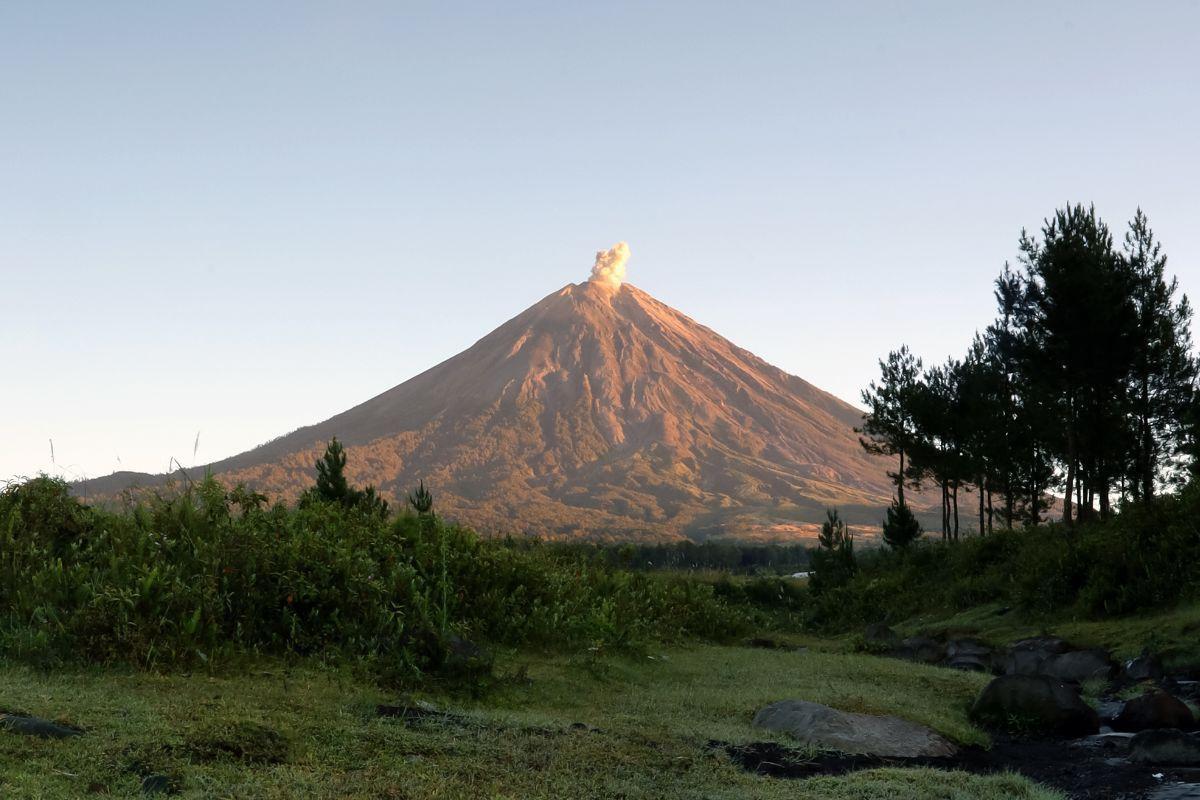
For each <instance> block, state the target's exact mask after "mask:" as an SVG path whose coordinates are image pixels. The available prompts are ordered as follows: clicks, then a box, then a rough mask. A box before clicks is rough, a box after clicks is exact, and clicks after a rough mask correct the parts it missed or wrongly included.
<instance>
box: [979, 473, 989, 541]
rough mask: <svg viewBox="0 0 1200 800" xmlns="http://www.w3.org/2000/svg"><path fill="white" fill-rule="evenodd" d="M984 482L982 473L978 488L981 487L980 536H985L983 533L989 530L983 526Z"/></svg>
mask: <svg viewBox="0 0 1200 800" xmlns="http://www.w3.org/2000/svg"><path fill="white" fill-rule="evenodd" d="M983 483H984V478H983V476H982V475H980V476H979V486H978V489H979V535H980V536H983V534H984V533H986V532H987V531H986V530H985V529H984V527H983Z"/></svg>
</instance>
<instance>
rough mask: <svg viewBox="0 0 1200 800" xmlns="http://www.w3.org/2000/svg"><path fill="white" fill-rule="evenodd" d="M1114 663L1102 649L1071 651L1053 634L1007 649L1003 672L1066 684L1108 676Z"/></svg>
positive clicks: (1026, 640)
mask: <svg viewBox="0 0 1200 800" xmlns="http://www.w3.org/2000/svg"><path fill="white" fill-rule="evenodd" d="M1114 671H1115V665H1114V664H1113V662H1112V659H1110V658H1109V656H1108V653H1106V652H1105V651H1104V650H1098V649H1093V650H1072V649H1071V647H1070V646H1069V645H1068V644H1067V643H1066V642H1064V641H1063V640H1062V639H1059V638H1057V637H1055V636H1039V637H1037V638H1034V639H1022V640H1021V641H1019V642H1017V643H1015V644H1014V645H1013V646H1012V647H1010V648H1009V651H1008V655H1007V656H1006V657H1005V659H1004V669H1003V672H1004V674H1005V675H1049V676H1050V677H1052V678H1058V679H1059V680H1060V681H1066V682H1068V683H1083V682H1084V681H1086V680H1090V679H1092V678H1100V679H1105V680H1107V679H1109V678H1111V677H1112V675H1113V672H1114Z"/></svg>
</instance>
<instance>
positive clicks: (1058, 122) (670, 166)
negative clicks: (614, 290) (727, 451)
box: [0, 0, 1200, 476]
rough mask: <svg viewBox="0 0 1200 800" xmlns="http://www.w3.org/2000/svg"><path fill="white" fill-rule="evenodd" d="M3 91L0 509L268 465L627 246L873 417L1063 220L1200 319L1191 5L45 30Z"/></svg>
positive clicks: (162, 8)
mask: <svg viewBox="0 0 1200 800" xmlns="http://www.w3.org/2000/svg"><path fill="white" fill-rule="evenodd" d="M0 76H2V79H0V311H2V313H0V340H2V341H3V343H4V354H5V359H4V362H5V364H4V368H3V370H2V371H0V374H2V375H3V378H2V379H0V476H8V475H14V474H32V473H35V472H37V471H38V470H42V469H45V470H50V471H62V470H65V471H66V472H67V474H73V475H82V474H90V475H97V474H103V473H107V472H110V471H112V470H113V469H115V468H117V466H118V462H117V459H118V457H119V458H120V459H121V464H122V465H123V466H124V467H125V468H130V469H142V470H153V471H161V470H163V469H164V468H165V467H166V466H167V463H168V459H169V458H170V457H172V456H175V457H177V458H178V459H179V460H180V461H182V462H183V463H184V464H190V463H192V462H193V458H192V444H193V439H194V437H195V435H196V432H197V431H200V432H201V435H200V450H199V454H198V456H197V458H196V459H195V461H197V462H204V461H210V460H214V459H217V458H221V457H224V456H227V455H230V454H233V453H235V452H239V451H241V450H244V449H246V448H249V447H251V446H253V445H255V444H257V443H260V442H262V441H264V440H266V439H269V438H272V437H274V436H276V435H279V434H281V433H284V432H286V431H289V430H291V429H294V428H296V427H297V426H300V425H302V424H306V423H311V422H315V421H318V420H320V419H323V418H325V417H328V416H329V415H331V414H333V413H335V412H337V411H341V410H343V409H345V408H347V407H349V406H351V405H353V404H355V403H357V402H360V401H362V400H364V399H366V398H368V397H370V396H372V395H374V394H376V393H378V392H380V391H382V390H384V389H386V388H388V387H390V386H393V385H395V384H397V383H400V382H401V381H403V380H405V379H407V378H408V377H410V376H412V375H414V374H416V373H417V372H420V371H421V370H423V369H425V368H427V367H429V366H431V365H433V364H435V363H437V362H438V361H440V360H442V359H443V358H446V357H448V356H450V355H453V354H454V353H456V352H458V351H459V350H461V349H463V348H464V347H466V346H468V345H470V344H471V343H472V342H473V341H475V340H476V339H477V338H479V337H480V336H482V335H483V334H485V333H487V332H488V331H490V330H491V329H492V328H494V327H495V326H496V325H498V324H499V323H501V322H503V321H504V320H506V319H508V318H509V317H511V316H513V315H514V314H516V313H517V312H519V311H521V310H522V309H524V308H525V307H526V306H528V305H529V304H531V303H533V302H534V301H536V300H538V299H540V298H541V297H542V296H544V295H546V294H548V293H550V292H551V291H554V290H555V289H557V288H559V287H561V286H562V285H564V284H566V283H568V282H574V281H579V280H583V279H584V278H585V277H586V275H587V273H588V269H589V267H590V264H591V259H592V255H593V253H594V251H595V250H597V249H600V248H605V247H608V246H609V245H611V244H612V243H613V242H615V241H617V240H619V239H626V240H628V241H629V243H630V246H631V248H632V251H633V257H632V259H631V260H630V262H629V280H630V282H632V283H634V284H636V285H638V286H640V287H641V288H643V289H646V290H647V291H649V292H651V293H652V294H654V295H656V296H657V297H659V298H660V299H661V300H663V301H665V302H668V303H670V304H672V305H674V306H675V307H677V308H679V309H680V310H682V311H684V312H685V313H687V314H689V315H691V316H693V317H694V318H696V319H698V320H699V321H701V322H703V323H705V324H707V325H709V326H710V327H712V328H714V329H715V330H716V331H718V332H719V333H721V334H723V335H725V336H727V337H729V338H730V339H732V340H733V341H735V342H737V343H738V344H740V345H742V346H744V347H746V348H748V349H750V350H752V351H754V352H756V353H758V354H759V355H761V356H763V357H764V358H766V359H767V360H769V361H771V362H773V363H775V364H777V365H778V366H780V367H782V368H784V369H786V370H788V371H790V372H793V373H796V374H798V375H800V376H802V377H804V378H806V379H808V380H810V381H812V382H813V383H815V384H817V385H818V386H821V387H823V388H826V389H828V390H830V391H832V392H834V393H835V394H838V395H840V396H842V397H844V398H846V399H849V400H856V399H857V395H858V390H859V388H860V387H861V386H862V385H863V384H864V383H865V382H866V381H867V380H868V379H870V378H871V377H872V376H873V375H874V373H875V361H876V359H877V358H878V357H879V356H880V355H881V354H883V353H885V352H886V351H887V350H888V349H890V348H892V347H894V346H896V345H898V344H899V343H900V342H908V343H909V344H910V345H912V346H913V347H914V348H915V349H916V350H917V351H918V352H921V353H923V354H926V355H928V356H932V357H934V358H936V359H941V358H944V357H945V356H946V355H948V354H950V353H951V352H954V353H958V352H960V351H961V350H963V349H964V348H965V347H966V345H967V343H968V341H969V340H970V338H971V335H972V333H973V331H974V330H975V329H976V328H977V327H980V326H982V325H984V324H986V323H987V322H988V320H989V319H990V317H991V310H992V302H991V297H990V291H991V286H990V284H991V280H992V278H993V277H994V276H995V275H996V274H997V272H998V271H999V270H1000V268H1001V267H1002V265H1003V263H1004V261H1005V259H1010V258H1012V256H1013V254H1014V252H1015V249H1016V248H1015V246H1016V238H1017V234H1018V232H1019V230H1020V228H1021V227H1022V226H1029V227H1035V226H1037V225H1038V224H1039V223H1040V220H1041V219H1042V217H1043V216H1045V215H1046V214H1048V213H1050V212H1051V211H1052V210H1053V209H1054V207H1055V206H1056V205H1062V204H1063V203H1066V202H1069V201H1084V202H1090V201H1094V202H1095V203H1096V205H1097V207H1098V209H1099V211H1100V212H1101V214H1102V215H1103V216H1104V217H1105V218H1106V219H1107V220H1108V221H1109V222H1110V224H1112V225H1113V226H1114V227H1115V228H1121V227H1123V226H1124V223H1125V220H1126V219H1127V218H1128V217H1129V216H1131V215H1132V213H1133V211H1134V208H1135V207H1136V206H1137V205H1138V204H1141V205H1142V206H1143V207H1144V208H1145V209H1146V211H1147V212H1148V213H1149V215H1150V219H1151V222H1152V223H1153V225H1154V227H1155V229H1156V231H1157V232H1158V233H1159V235H1160V237H1161V238H1162V240H1163V241H1164V242H1165V245H1166V248H1167V252H1168V253H1169V255H1170V257H1171V268H1172V269H1173V270H1174V271H1175V272H1176V273H1177V274H1178V275H1179V277H1180V279H1181V281H1182V283H1183V284H1184V287H1185V289H1188V290H1190V291H1192V292H1193V293H1198V294H1200V267H1198V263H1200V192H1198V187H1200V160H1198V158H1197V146H1198V143H1200V4H1197V3H1196V2H1174V3H1136V4H1135V3H1128V2H1120V3H1093V2H1086V3H1085V2H1079V3H1045V2H1037V3H963V2H945V3H907V2H906V3H820V4H816V3H801V2H778V3H704V2H695V1H694V0H693V1H691V2H678V3H653V4H651V3H619V2H606V3H586V4H585V3H564V2H561V1H560V2H545V3H494V2H481V3H453V2H436V3H402V2H390V3H356V2H345V3H301V2H286V3H284V2H279V3H250V4H247V3H241V2H237V3H234V2H229V3H218V2H205V3H185V2H155V3H148V2H129V3H121V2H104V3H96V2H77V3H65V2H64V3H60V2H51V1H50V0H31V1H30V2H15V1H14V2H5V3H3V4H0ZM51 438H53V439H54V443H55V448H56V455H57V461H58V464H59V467H60V468H62V470H59V469H55V468H54V467H53V465H52V464H51V463H50V451H49V444H48V440H49V439H51Z"/></svg>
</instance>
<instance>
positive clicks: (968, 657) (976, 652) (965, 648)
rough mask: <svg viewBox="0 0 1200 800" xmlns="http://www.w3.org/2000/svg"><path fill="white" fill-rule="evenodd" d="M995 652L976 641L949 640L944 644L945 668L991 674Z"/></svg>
mask: <svg viewBox="0 0 1200 800" xmlns="http://www.w3.org/2000/svg"><path fill="white" fill-rule="evenodd" d="M995 662H996V651H995V649H994V648H992V646H991V645H988V644H985V643H984V642H981V641H979V640H978V639H951V640H950V641H948V642H946V666H947V667H950V668H951V669H961V670H967V671H969V672H992V671H993V665H994V664H995Z"/></svg>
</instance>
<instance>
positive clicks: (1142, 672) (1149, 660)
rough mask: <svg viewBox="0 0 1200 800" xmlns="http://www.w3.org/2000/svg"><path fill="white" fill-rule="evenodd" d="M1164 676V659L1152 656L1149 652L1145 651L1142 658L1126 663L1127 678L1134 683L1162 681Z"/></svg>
mask: <svg viewBox="0 0 1200 800" xmlns="http://www.w3.org/2000/svg"><path fill="white" fill-rule="evenodd" d="M1164 674H1165V673H1164V672H1163V665H1162V659H1160V658H1159V657H1158V656H1155V655H1151V654H1150V651H1149V650H1143V651H1142V654H1141V655H1140V656H1138V657H1137V658H1135V659H1133V660H1131V661H1127V662H1125V677H1126V678H1127V679H1128V680H1129V681H1131V682H1133V683H1141V682H1142V681H1156V682H1157V681H1161V680H1162V679H1163V675H1164Z"/></svg>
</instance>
